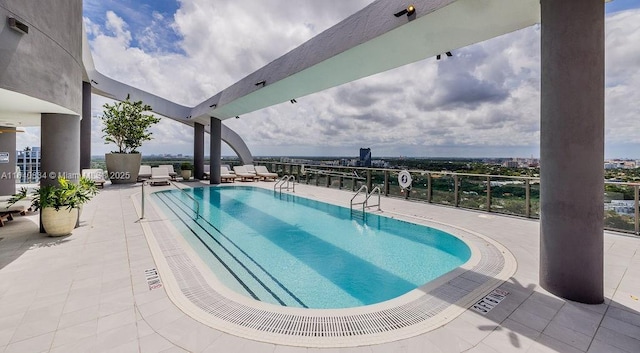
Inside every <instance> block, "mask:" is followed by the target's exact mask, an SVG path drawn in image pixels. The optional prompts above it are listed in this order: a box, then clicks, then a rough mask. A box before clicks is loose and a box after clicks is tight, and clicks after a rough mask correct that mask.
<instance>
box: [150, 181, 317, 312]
mask: <svg viewBox="0 0 640 353" xmlns="http://www.w3.org/2000/svg"><path fill="white" fill-rule="evenodd" d="M179 197H181V196H179V195H173V194H170V195H162V196H160V195H158V198H159V199H160V200H161V201H162V202H163V203H164V204H165V205H166V206H167V208H168V209H170V210H171V211H172V212H173V213H174V214H175V215H176V216H177V217H178V219H179V220H180V222H181V223H182V224H183V225H184V226H186V227H187V228H189V230H190V231H191V233H193V235H194V236H195V237H197V238H198V239H199V241H200V242H201V243H202V244H203V245H204V246H205V247H206V248H207V250H208V251H209V252H211V254H212V255H214V257H215V259H216V260H217V261H218V266H216V267H218V268H219V269H222V270H224V271H226V272H227V275H229V276H231V277H232V278H233V279H234V280H235V281H237V282H238V284H239V286H238V287H236V288H235V289H236V290H238V289H239V290H241V291H244V293H245V294H247V295H249V296H251V297H253V298H254V299H257V300H260V301H265V302H270V303H274V304H280V305H283V306H294V307H306V305H305V304H304V303H303V302H302V300H300V299H299V298H298V297H296V295H295V294H294V293H291V292H290V291H289V290H288V289H287V288H286V287H285V286H284V285H283V284H282V283H280V282H279V281H278V279H277V278H275V277H274V276H273V275H272V274H271V273H269V271H268V270H267V269H265V268H264V267H263V266H262V265H260V264H259V263H257V262H256V261H255V260H254V259H253V258H252V257H251V256H250V255H249V254H247V253H246V252H245V251H243V250H242V249H241V248H240V247H238V246H237V245H236V244H235V243H234V242H233V240H232V239H230V238H229V237H228V236H226V235H225V234H224V233H223V232H221V231H220V230H219V229H218V228H217V227H216V226H215V225H214V224H212V223H211V222H210V221H209V220H208V219H207V217H206V216H204V217H200V218H199V219H198V220H193V218H192V217H190V215H191V213H192V212H193V210H191V209H189V207H187V206H185V205H186V204H185V203H183V202H181V201H180V200H179Z"/></svg>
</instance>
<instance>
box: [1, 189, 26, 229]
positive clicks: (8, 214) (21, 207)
mask: <svg viewBox="0 0 640 353" xmlns="http://www.w3.org/2000/svg"><path fill="white" fill-rule="evenodd" d="M9 197H11V196H7V197H4V196H3V197H2V198H1V199H0V227H3V226H4V222H5V221H12V220H13V214H14V213H19V214H21V215H23V216H24V215H25V214H27V211H28V210H29V209H31V201H29V200H20V201H18V202H16V203H14V204H13V205H9V201H8V200H9Z"/></svg>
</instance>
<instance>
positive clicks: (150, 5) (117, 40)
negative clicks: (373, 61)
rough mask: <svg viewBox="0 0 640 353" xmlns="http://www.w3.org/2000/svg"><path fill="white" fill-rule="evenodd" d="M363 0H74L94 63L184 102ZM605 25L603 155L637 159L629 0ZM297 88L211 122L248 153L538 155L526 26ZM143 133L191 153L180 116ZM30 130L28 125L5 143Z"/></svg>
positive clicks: (532, 55)
mask: <svg viewBox="0 0 640 353" xmlns="http://www.w3.org/2000/svg"><path fill="white" fill-rule="evenodd" d="M371 2H373V0H349V1H344V0H323V1H316V0H296V1H295V2H293V1H285V0H263V1H255V0H233V1H230V0H136V1H134V0H84V22H85V25H86V28H87V32H88V37H89V41H90V45H91V48H92V52H93V58H94V62H95V64H96V67H97V68H98V70H99V71H101V72H102V73H103V74H106V75H108V76H110V77H112V78H114V79H117V80H120V81H122V82H125V83H128V84H130V85H133V86H135V87H138V88H141V89H144V90H147V91H149V92H151V93H154V94H157V95H159V96H162V97H165V98H167V99H170V100H172V101H175V102H177V103H181V104H185V105H189V106H193V105H196V104H198V103H200V102H202V101H203V100H204V99H206V98H209V97H211V96H213V95H214V94H216V93H218V92H219V91H221V90H223V89H225V88H226V87H228V86H230V85H232V84H233V83H235V82H237V81H238V80H240V79H242V78H243V77H245V76H247V75H248V74H250V73H252V72H253V71H255V70H257V69H259V68H261V67H262V66H264V65H266V64H268V63H269V62H271V61H273V60H275V59H276V58H278V57H280V56H282V55H283V54H285V53H286V52H288V51H290V50H291V49H294V48H295V47H297V46H299V45H300V44H302V43H304V42H305V41H307V40H308V39H310V38H312V37H314V36H316V35H317V34H319V33H321V32H322V31H323V30H325V29H327V28H329V27H331V26H333V25H334V24H336V23H338V22H339V21H341V20H342V19H344V18H346V17H347V16H349V15H351V14H353V13H354V12H356V11H358V10H360V9H361V8H363V7H365V6H366V5H368V4H370V3H371ZM292 5H293V6H292ZM605 35H606V43H605V45H606V53H605V55H606V69H605V73H606V89H605V119H606V122H605V129H606V132H605V134H606V135H605V144H606V147H605V157H607V158H637V159H640V103H639V102H640V45H638V43H640V0H615V1H613V2H610V3H607V4H606V34H605ZM297 101H298V104H295V105H292V104H290V103H289V102H286V103H282V104H279V105H276V106H273V107H270V108H266V109H262V110H260V111H257V112H253V113H250V114H245V115H243V116H242V117H241V119H229V120H225V121H223V124H225V125H227V126H228V127H230V128H231V129H233V130H234V131H236V132H237V133H238V134H239V135H240V136H241V137H242V138H243V139H244V140H245V142H246V143H247V145H248V147H249V149H250V150H251V152H252V154H253V155H254V156H280V155H282V156H356V155H358V150H359V148H361V147H369V148H371V150H372V155H373V157H374V158H377V157H385V156H410V157H474V158H477V157H531V156H533V157H538V156H539V149H540V148H539V139H540V26H539V25H534V26H531V27H528V28H525V29H522V30H519V31H516V32H513V33H510V34H506V35H503V36H500V37H497V38H494V39H491V40H488V41H485V42H482V43H478V44H474V45H471V46H468V47H464V48H459V49H455V50H453V57H451V58H448V57H444V58H443V59H442V60H439V61H438V60H435V58H427V59H425V60H422V61H419V62H417V63H414V64H410V65H406V66H403V67H401V68H397V69H394V70H390V71H387V72H384V73H380V74H377V75H373V76H370V77H367V78H364V79H361V80H358V81H355V82H351V83H348V84H345V85H342V86H338V87H335V88H332V89H329V90H326V91H323V92H319V93H316V94H313V95H309V96H305V97H300V98H297ZM107 102H110V101H109V100H107V99H105V98H102V97H99V96H95V95H94V96H93V97H92V117H93V118H92V120H93V121H92V122H93V135H92V141H93V144H92V154H93V155H100V154H103V153H106V152H110V151H112V150H114V149H115V146H113V145H107V144H104V143H103V139H102V135H103V134H102V132H101V128H102V126H101V123H100V119H99V116H100V115H101V112H102V106H103V104H104V103H107ZM152 132H153V136H154V140H153V141H149V142H146V143H145V144H144V146H143V147H142V148H141V152H142V153H143V154H162V153H171V154H177V153H182V154H189V155H190V154H192V153H193V129H192V128H191V127H188V126H186V125H182V124H180V123H177V122H174V121H172V120H170V119H168V118H163V119H162V120H161V122H160V123H159V124H158V125H157V126H155V127H154V128H153V129H152ZM39 134H40V132H39V129H38V128H28V129H27V132H26V133H24V134H19V135H18V136H19V137H18V148H24V147H26V146H37V145H39ZM206 140H207V141H208V137H207V138H206ZM205 148H206V151H208V146H206V147H205ZM223 155H233V152H232V151H231V149H230V148H228V147H227V146H226V145H224V144H223Z"/></svg>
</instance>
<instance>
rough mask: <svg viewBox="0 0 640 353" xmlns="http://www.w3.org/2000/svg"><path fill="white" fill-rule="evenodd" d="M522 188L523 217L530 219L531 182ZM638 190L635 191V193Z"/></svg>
mask: <svg viewBox="0 0 640 353" xmlns="http://www.w3.org/2000/svg"><path fill="white" fill-rule="evenodd" d="M524 187H525V215H526V216H527V218H531V182H530V180H529V179H527V180H525V182H524ZM637 190H638V189H636V192H637ZM637 199H638V198H637V197H636V211H637V209H638V207H637ZM637 229H638V217H636V231H637Z"/></svg>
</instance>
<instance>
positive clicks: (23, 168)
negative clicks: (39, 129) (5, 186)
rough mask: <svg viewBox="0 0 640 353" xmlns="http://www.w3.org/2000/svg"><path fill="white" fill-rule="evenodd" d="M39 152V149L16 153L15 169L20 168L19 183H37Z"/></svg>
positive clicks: (28, 149) (27, 149)
mask: <svg viewBox="0 0 640 353" xmlns="http://www.w3.org/2000/svg"><path fill="white" fill-rule="evenodd" d="M40 152H41V151H40V147H31V148H30V147H27V148H25V149H24V150H23V151H16V167H18V168H20V180H18V182H19V183H37V182H38V181H39V180H40V155H41V153H40Z"/></svg>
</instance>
